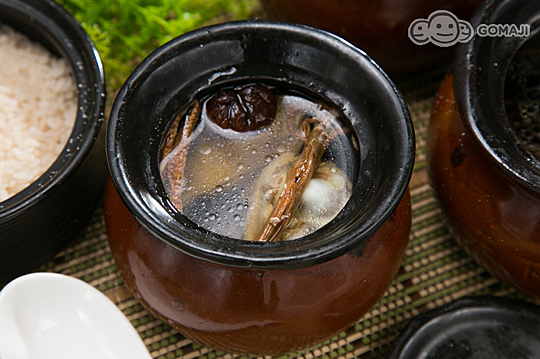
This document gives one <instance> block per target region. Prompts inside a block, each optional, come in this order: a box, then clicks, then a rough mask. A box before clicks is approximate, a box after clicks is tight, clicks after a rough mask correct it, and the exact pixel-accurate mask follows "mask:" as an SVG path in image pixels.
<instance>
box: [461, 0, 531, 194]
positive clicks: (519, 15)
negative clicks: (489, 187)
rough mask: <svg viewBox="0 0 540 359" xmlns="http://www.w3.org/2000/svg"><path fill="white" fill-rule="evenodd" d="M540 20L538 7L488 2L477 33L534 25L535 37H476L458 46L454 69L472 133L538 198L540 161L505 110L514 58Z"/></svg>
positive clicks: (522, 0)
mask: <svg viewBox="0 0 540 359" xmlns="http://www.w3.org/2000/svg"><path fill="white" fill-rule="evenodd" d="M535 4H536V5H535ZM539 18H540V6H538V3H537V2H534V1H527V0H490V1H486V2H484V3H483V4H482V5H481V6H480V7H479V8H478V9H477V10H476V12H475V13H474V14H473V16H472V18H471V20H470V22H471V24H472V26H473V28H474V29H476V28H478V26H479V25H480V24H487V25H489V24H499V23H500V24H506V23H509V24H511V23H514V24H516V25H520V24H529V25H530V29H531V30H530V36H529V37H507V38H501V37H491V36H487V37H486V36H485V37H482V36H478V35H476V36H474V37H473V39H472V40H471V41H469V42H467V43H462V44H459V45H458V46H457V49H456V58H455V63H454V94H455V99H456V104H457V107H458V110H459V112H460V114H461V117H462V119H464V121H463V123H464V125H465V127H466V129H467V131H468V132H469V133H470V134H471V137H472V138H473V139H474V140H475V141H476V142H477V144H478V147H479V148H480V149H481V151H483V152H484V153H486V154H487V156H488V157H489V158H490V159H491V160H492V161H493V163H495V164H496V166H498V167H499V168H501V169H502V170H503V173H506V174H507V175H509V176H510V178H514V179H515V180H517V181H518V183H521V184H522V185H524V186H525V187H526V188H528V189H530V190H533V191H535V192H540V161H539V160H536V159H534V157H532V156H531V155H530V154H528V153H527V151H526V150H525V149H523V147H522V146H521V145H520V144H519V143H518V142H517V139H516V137H515V135H514V134H513V131H512V130H511V126H510V124H509V122H508V119H507V117H506V110H505V106H504V82H505V78H506V73H507V70H508V68H509V66H510V62H511V60H512V59H513V57H514V55H515V54H516V53H517V52H518V50H519V48H520V47H521V46H522V45H523V44H524V43H525V42H526V41H527V39H529V38H532V37H533V36H535V35H536V34H537V33H538V32H539V31H540V20H539ZM480 84H482V85H480Z"/></svg>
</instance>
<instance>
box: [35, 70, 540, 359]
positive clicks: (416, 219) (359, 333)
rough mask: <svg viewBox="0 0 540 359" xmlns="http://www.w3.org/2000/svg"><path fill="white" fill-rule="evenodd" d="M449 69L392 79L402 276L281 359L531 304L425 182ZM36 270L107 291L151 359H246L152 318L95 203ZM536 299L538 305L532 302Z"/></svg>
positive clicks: (319, 354)
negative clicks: (493, 302)
mask: <svg viewBox="0 0 540 359" xmlns="http://www.w3.org/2000/svg"><path fill="white" fill-rule="evenodd" d="M446 71H447V68H439V69H436V70H433V71H429V72H425V73H423V74H422V75H417V76H409V78H406V79H400V80H398V81H397V82H396V83H397V85H398V87H399V88H400V90H401V91H402V93H403V94H404V96H405V99H406V101H407V103H408V105H409V108H410V112H411V115H412V118H413V122H414V126H415V130H416V139H417V157H416V164H415V169H414V174H413V177H412V179H411V183H410V190H411V195H412V209H413V218H412V232H411V237H410V243H409V245H408V249H407V252H406V258H405V260H404V261H403V264H402V267H401V269H400V272H399V274H398V275H397V276H396V278H395V280H394V282H393V284H392V286H391V287H390V288H389V289H388V290H387V292H386V294H385V296H384V297H383V298H382V299H381V300H380V301H379V302H378V303H377V304H376V305H375V306H374V308H373V309H372V310H371V311H369V312H368V313H367V314H366V315H365V316H364V317H363V318H362V320H360V321H359V322H358V323H357V324H355V325H353V326H352V327H351V328H350V329H348V330H347V331H344V332H342V333H340V334H339V335H337V336H336V337H334V338H332V339H330V340H328V341H325V342H324V343H320V344H318V345H316V346H315V347H313V348H311V349H308V350H304V351H301V352H298V353H291V354H288V355H285V356H282V358H283V359H285V358H305V359H311V358H322V359H331V358H332V359H333V358H384V355H385V353H386V351H387V350H388V348H389V347H390V345H391V343H392V340H393V339H394V338H395V337H396V335H398V334H399V332H400V331H401V330H402V329H403V328H404V327H405V326H406V324H407V323H408V322H409V321H410V320H411V319H412V318H414V317H415V316H416V315H418V314H419V313H422V312H425V311H428V310H430V309H433V308H436V307H438V306H441V305H444V304H446V303H448V302H451V301H453V300H454V299H457V298H460V297H463V296H466V295H496V296H512V297H516V298H522V299H525V300H529V301H532V302H535V301H536V302H537V300H535V299H533V298H530V297H528V296H525V295H523V294H522V293H520V292H518V291H516V290H515V289H513V288H509V287H508V286H506V285H504V284H502V283H500V282H499V281H498V280H497V279H496V278H494V277H492V276H491V275H489V274H488V273H487V272H486V271H485V270H484V269H482V268H481V267H479V266H478V265H477V264H475V262H473V261H472V259H471V258H470V257H469V256H467V254H465V252H464V251H463V250H462V249H461V248H460V247H459V246H458V245H457V244H456V242H455V241H454V239H453V238H452V236H451V235H450V233H449V231H448V229H447V227H446V225H445V222H444V216H443V214H442V212H441V209H440V207H439V206H438V204H437V202H436V199H435V197H434V196H433V193H432V191H431V189H430V187H429V184H428V176H427V172H426V163H425V162H426V160H425V153H424V152H425V151H424V150H425V139H426V132H427V124H428V122H429V116H430V111H431V106H432V102H433V99H434V96H435V93H436V91H437V89H438V86H439V84H440V81H441V80H442V78H443V77H444V75H445V73H446ZM40 271H51V272H58V273H64V274H68V275H70V276H73V277H77V278H80V279H83V280H84V281H86V282H88V283H90V284H91V285H93V286H95V287H96V288H98V289H99V290H101V291H102V292H104V293H105V294H106V295H107V296H108V297H109V298H110V299H111V300H112V301H113V302H114V303H116V304H117V305H118V307H119V308H120V309H121V310H122V311H123V312H124V314H125V315H126V316H127V317H128V319H129V320H130V321H131V323H132V324H133V326H134V327H135V328H136V329H137V331H138V332H139V333H140V336H141V337H142V339H143V340H144V343H145V344H146V345H147V347H148V350H149V351H150V353H151V355H152V356H153V357H154V358H159V359H165V358H167V359H170V358H185V359H191V358H201V359H215V358H224V359H229V358H235V357H238V358H242V359H244V358H248V356H235V355H233V354H228V353H223V352H220V351H214V350H212V349H209V348H206V347H203V346H201V345H199V344H197V343H194V342H192V341H191V340H189V339H186V338H185V337H183V336H182V335H181V334H179V333H178V332H177V331H176V330H174V329H172V328H171V327H170V326H169V325H167V324H165V323H164V322H162V321H160V320H158V319H156V318H154V317H153V316H152V315H151V314H150V313H149V312H148V311H147V310H146V309H144V308H143V307H142V306H141V304H140V302H139V301H138V300H137V299H135V298H134V297H133V296H132V295H131V293H130V292H129V290H128V289H127V288H126V286H125V284H124V281H123V280H122V278H121V277H120V276H119V274H118V272H117V268H116V266H115V264H114V261H113V259H112V256H111V253H110V250H109V246H108V241H107V233H106V230H105V224H104V217H103V208H102V206H101V205H100V206H99V207H98V208H97V210H96V212H95V214H94V215H93V218H92V219H91V221H90V223H89V224H88V226H87V228H86V229H85V230H84V231H83V232H82V233H81V234H80V235H79V236H78V237H77V238H76V239H74V240H73V241H72V242H71V243H70V244H69V245H68V246H67V247H66V248H65V249H64V250H63V251H62V252H61V253H59V254H58V255H57V256H56V258H55V259H54V260H52V261H51V262H50V263H48V264H47V265H46V266H43V267H42V268H40ZM537 304H538V303H537Z"/></svg>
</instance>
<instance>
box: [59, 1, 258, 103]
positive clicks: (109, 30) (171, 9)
mask: <svg viewBox="0 0 540 359" xmlns="http://www.w3.org/2000/svg"><path fill="white" fill-rule="evenodd" d="M57 1H58V3H59V4H61V5H62V6H64V7H65V8H66V9H67V10H68V11H69V12H70V13H71V14H73V15H74V16H75V18H77V20H78V21H79V22H80V23H81V24H82V26H83V28H84V29H85V30H86V32H87V33H88V34H89V35H90V38H91V39H92V40H93V41H94V43H95V45H96V48H97V50H98V51H99V53H100V56H101V58H102V61H103V66H104V69H105V76H106V79H107V89H108V91H109V93H115V92H116V91H117V90H118V89H119V88H120V87H121V86H122V84H123V83H124V81H125V79H126V78H127V76H128V75H129V74H130V73H131V72H132V71H133V69H134V68H135V67H136V66H137V65H138V64H139V63H140V62H141V61H142V60H143V59H144V58H145V57H146V56H147V55H148V54H150V53H151V52H152V51H154V50H155V49H156V48H158V47H159V46H161V45H163V44H164V43H166V42H168V41H169V40H171V39H173V38H174V37H176V36H179V35H181V34H184V33H186V32H188V31H191V30H194V29H197V28H199V27H202V26H205V25H209V24H213V23H217V22H221V21H227V20H238V19H245V18H250V17H253V14H254V12H256V11H257V10H256V9H257V7H258V5H259V3H258V0H107V1H100V0H93V1H89V0H57Z"/></svg>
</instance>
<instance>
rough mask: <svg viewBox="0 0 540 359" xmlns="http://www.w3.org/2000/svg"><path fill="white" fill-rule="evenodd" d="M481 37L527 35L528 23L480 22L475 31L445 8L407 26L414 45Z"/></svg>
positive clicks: (448, 43) (448, 42)
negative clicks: (475, 36)
mask: <svg viewBox="0 0 540 359" xmlns="http://www.w3.org/2000/svg"><path fill="white" fill-rule="evenodd" d="M475 34H476V35H478V36H482V37H487V36H490V37H527V36H529V35H530V34H531V27H530V25H529V24H521V25H516V24H480V25H478V27H477V29H476V32H475V31H474V29H473V27H472V25H471V23H470V22H468V21H465V20H460V19H459V18H458V17H457V16H456V15H454V14H453V13H451V12H450V11H446V10H437V11H434V12H432V13H431V14H430V15H429V17H428V18H427V19H416V20H414V21H413V22H412V23H411V25H410V26H409V30H408V35H409V39H410V40H411V41H412V42H413V43H415V44H416V45H425V44H427V43H429V42H431V43H432V44H434V45H437V46H441V47H449V46H454V45H455V44H457V43H458V42H468V41H470V40H471V39H472V38H473V36H474V35H475Z"/></svg>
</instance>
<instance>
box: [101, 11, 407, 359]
mask: <svg viewBox="0 0 540 359" xmlns="http://www.w3.org/2000/svg"><path fill="white" fill-rule="evenodd" d="M237 80H246V81H247V80H249V81H253V82H271V83H273V84H278V85H279V86H284V87H290V86H292V87H295V88H297V89H303V90H304V91H307V92H309V93H312V94H314V95H316V96H319V97H321V98H324V99H326V100H328V101H330V102H332V103H334V104H335V105H336V106H337V107H338V108H340V109H341V111H343V113H344V114H345V115H346V116H347V118H348V121H349V123H348V126H350V129H351V136H353V137H354V140H355V141H356V143H357V144H358V149H357V151H356V152H355V154H354V157H353V158H351V159H350V160H351V161H352V162H353V163H355V164H356V166H357V172H356V173H355V174H354V176H353V177H354V183H353V192H352V196H351V198H350V200H349V201H348V203H347V204H346V205H345V207H344V208H343V210H342V211H341V212H340V213H339V214H338V215H337V217H336V218H335V219H334V220H332V221H331V222H330V223H329V224H327V225H326V226H324V227H323V228H321V229H319V230H318V231H316V232H314V233H312V234H310V235H308V236H305V237H303V238H300V239H296V240H290V241H282V242H269V243H260V242H252V241H245V240H239V239H233V238H228V237H225V236H221V235H217V234H215V233H212V232H210V231H207V230H204V229H203V228H201V227H199V226H198V225H197V224H195V223H193V222H192V221H190V220H189V219H188V218H186V217H185V216H184V215H182V214H181V213H180V212H179V211H178V210H176V208H175V207H174V206H173V205H172V204H171V201H170V200H169V198H168V197H167V194H166V193H165V190H164V187H163V184H162V182H161V179H160V174H159V170H158V151H159V147H160V141H161V139H162V137H163V134H164V131H165V130H166V128H167V124H168V122H169V120H170V119H171V117H172V116H173V114H174V113H175V112H176V111H177V110H178V109H179V108H181V107H182V106H184V105H185V104H186V103H188V102H189V101H190V100H191V99H192V97H193V96H194V95H196V94H198V93H201V92H204V91H206V90H208V89H209V88H210V89H211V88H215V87H216V88H219V87H220V86H222V85H223V84H227V83H230V82H231V81H233V82H234V81H237ZM107 155H108V161H109V166H110V170H111V178H112V181H110V182H109V185H108V188H107V191H106V198H105V212H106V223H107V230H108V234H109V241H110V247H111V251H112V253H113V256H114V260H115V262H116V264H117V266H118V269H119V271H120V273H121V275H122V276H123V278H124V279H125V282H126V284H127V285H128V287H129V288H130V290H131V291H132V292H133V293H134V295H135V296H136V297H137V298H139V299H140V300H141V301H142V303H143V304H144V306H145V307H147V308H148V309H149V310H150V311H151V312H152V313H153V314H154V315H156V316H157V317H159V318H161V319H163V320H164V321H165V322H166V323H168V324H170V325H171V326H173V327H174V328H176V329H178V330H179V331H180V333H182V334H184V335H185V336H187V337H188V338H191V339H192V340H194V341H196V342H198V343H200V344H202V345H205V346H209V347H211V348H215V349H220V350H223V351H226V352H235V353H248V354H257V355H276V354H280V353H287V352H292V351H295V350H299V349H302V348H306V347H308V346H311V345H314V344H316V343H319V342H321V341H323V340H325V339H327V338H330V337H332V336H333V335H336V334H337V333H339V332H340V331H342V330H345V329H347V328H348V327H350V326H351V325H352V324H353V323H355V322H356V321H357V320H358V319H360V318H361V317H362V316H363V315H364V314H365V313H366V312H367V311H368V310H369V309H370V308H371V307H372V306H373V305H374V304H375V303H376V302H377V300H378V299H379V298H381V296H382V295H383V294H384V292H385V291H386V289H387V288H388V286H389V285H390V283H391V282H392V280H393V278H394V276H395V275H396V273H397V271H398V269H399V267H400V263H401V260H402V258H403V256H404V251H405V247H406V245H407V243H408V239H409V232H410V225H411V209H410V201H409V192H408V189H407V186H408V181H409V178H410V175H411V172H412V165H413V160H414V133H413V128H412V124H411V121H410V117H409V114H408V111H407V107H406V105H405V103H404V101H403V99H402V97H401V95H400V94H399V92H398V91H397V90H396V88H395V86H394V85H393V84H392V83H391V82H390V81H389V79H388V77H387V76H386V75H385V74H384V73H383V72H382V71H381V70H380V69H379V68H378V66H377V65H376V64H375V63H374V62H373V61H372V60H370V59H369V58H368V57H367V56H366V55H365V54H364V53H363V52H361V51H360V50H358V49H356V48H354V47H352V46H350V45H349V44H347V43H345V42H343V41H342V40H341V39H339V38H337V37H335V36H333V35H330V34H328V33H326V32H323V31H319V30H315V29H312V28H308V27H304V26H297V25H288V24H283V23H274V22H264V21H242V22H232V23H224V24H220V25H215V26H213V27H208V28H203V29H200V30H196V31H194V32H191V33H188V34H185V35H183V36H181V37H178V38H176V39H174V40H172V41H171V42H169V43H167V44H165V45H164V46H162V47H161V48H159V49H158V50H157V51H155V52H154V53H152V54H151V55H149V56H148V58H147V59H145V60H144V61H143V62H142V63H141V65H140V66H139V67H138V68H137V69H136V70H135V71H134V72H133V74H132V75H131V76H130V77H129V78H128V80H127V81H126V83H125V85H124V86H123V87H122V89H121V90H120V92H119V94H118V96H117V98H116V100H115V103H114V106H113V108H112V113H111V117H110V122H109V127H108V134H107Z"/></svg>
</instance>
